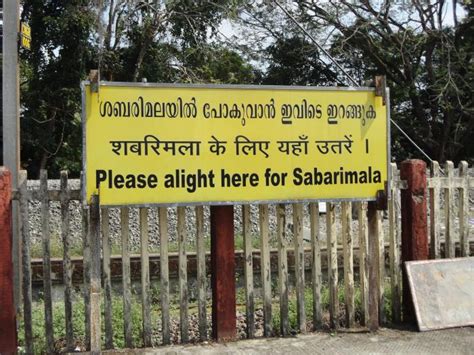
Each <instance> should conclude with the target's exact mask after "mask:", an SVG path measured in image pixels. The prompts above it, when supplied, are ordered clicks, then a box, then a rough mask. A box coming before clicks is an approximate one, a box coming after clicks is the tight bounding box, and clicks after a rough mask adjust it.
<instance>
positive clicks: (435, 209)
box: [430, 161, 441, 259]
mask: <svg viewBox="0 0 474 355" xmlns="http://www.w3.org/2000/svg"><path fill="white" fill-rule="evenodd" d="M439 171H440V169H439V164H438V162H437V161H433V162H432V163H431V186H432V187H431V188H430V236H431V244H430V258H431V259H439V258H440V251H439V239H440V238H439V233H440V222H439V221H440V214H439V204H440V197H441V194H440V183H439Z"/></svg>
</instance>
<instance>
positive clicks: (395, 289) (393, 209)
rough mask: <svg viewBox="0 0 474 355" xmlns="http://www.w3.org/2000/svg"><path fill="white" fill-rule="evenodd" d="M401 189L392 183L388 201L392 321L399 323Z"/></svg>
mask: <svg viewBox="0 0 474 355" xmlns="http://www.w3.org/2000/svg"><path fill="white" fill-rule="evenodd" d="M396 169H397V165H396V164H394V163H392V169H391V171H392V178H391V181H394V179H395V171H396ZM399 195H400V194H399V190H398V189H396V187H395V186H394V184H391V191H390V196H391V199H390V200H389V201H388V219H389V239H390V240H389V245H390V247H389V248H390V249H389V250H390V288H391V301H392V321H393V322H395V323H399V322H400V321H401V303H400V300H401V292H400V291H401V290H400V277H399V276H400V250H399V243H398V240H399V238H398V232H399V228H398V225H399V224H398V214H397V211H398V209H397V199H398V197H399Z"/></svg>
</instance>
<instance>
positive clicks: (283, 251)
mask: <svg viewBox="0 0 474 355" xmlns="http://www.w3.org/2000/svg"><path fill="white" fill-rule="evenodd" d="M276 214H277V235H278V286H279V293H280V332H281V335H282V336H284V337H286V336H288V334H289V333H290V322H289V319H288V253H287V248H286V246H287V241H286V236H285V226H286V211H285V205H283V204H279V205H277V206H276Z"/></svg>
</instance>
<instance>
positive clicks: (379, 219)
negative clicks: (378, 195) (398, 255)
mask: <svg viewBox="0 0 474 355" xmlns="http://www.w3.org/2000/svg"><path fill="white" fill-rule="evenodd" d="M382 222H383V211H377V225H378V227H377V230H378V245H377V246H378V248H379V250H378V256H379V264H378V265H379V280H378V285H379V318H380V324H385V323H386V322H387V315H386V314H385V236H384V231H383V227H382V226H383V224H382Z"/></svg>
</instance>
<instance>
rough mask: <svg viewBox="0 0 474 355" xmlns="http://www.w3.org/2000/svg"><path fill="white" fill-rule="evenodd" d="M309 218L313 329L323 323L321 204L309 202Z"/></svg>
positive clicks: (318, 327)
mask: <svg viewBox="0 0 474 355" xmlns="http://www.w3.org/2000/svg"><path fill="white" fill-rule="evenodd" d="M309 220H310V230H311V256H312V258H311V261H312V262H311V276H312V291H313V330H317V329H320V328H321V327H322V325H323V324H322V323H323V312H322V308H321V284H322V280H323V276H322V273H321V244H320V242H321V241H320V235H319V204H318V203H310V204H309Z"/></svg>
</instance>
